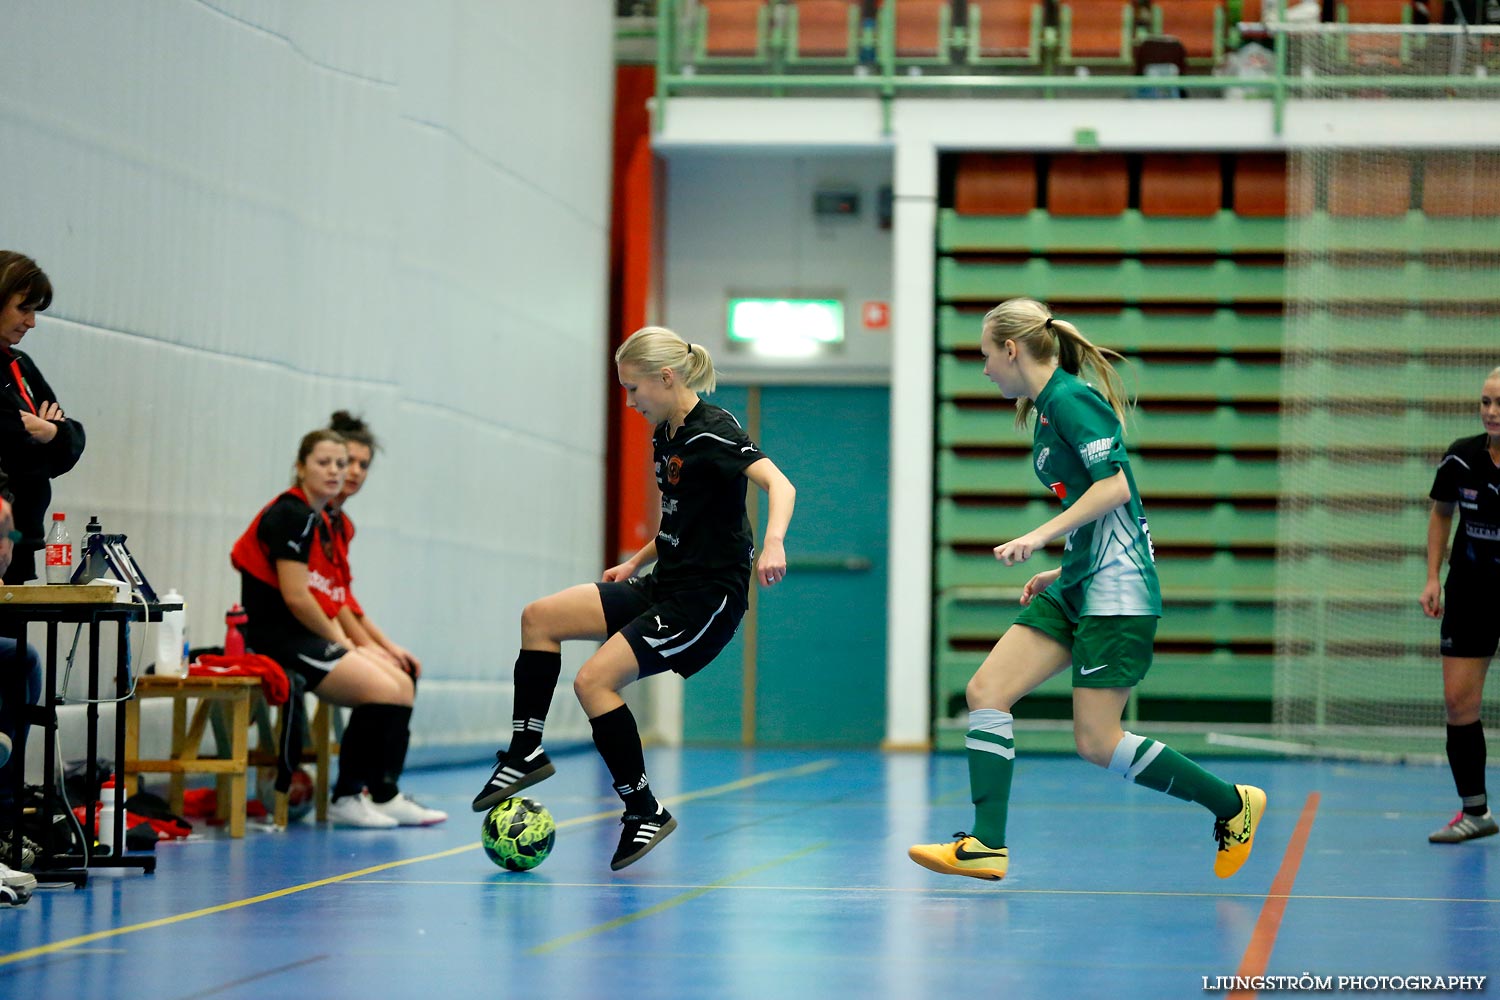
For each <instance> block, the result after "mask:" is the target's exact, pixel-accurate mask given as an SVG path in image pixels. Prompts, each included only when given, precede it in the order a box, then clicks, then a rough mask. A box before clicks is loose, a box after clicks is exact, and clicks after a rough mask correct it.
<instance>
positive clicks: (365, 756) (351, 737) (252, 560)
mask: <svg viewBox="0 0 1500 1000" xmlns="http://www.w3.org/2000/svg"><path fill="white" fill-rule="evenodd" d="M347 462H348V450H347V448H346V447H345V445H344V441H343V439H342V438H341V437H339V436H338V435H337V434H336V433H334V432H333V431H330V430H326V429H325V430H316V431H312V432H311V433H309V434H307V435H306V436H305V437H303V439H302V444H301V446H300V447H299V448H298V450H297V464H296V467H295V471H294V475H293V485H292V488H291V489H289V490H287V491H286V492H284V493H282V494H281V495H280V496H278V497H276V499H274V500H272V501H271V502H270V503H269V504H267V505H266V506H265V507H263V508H261V511H260V513H258V514H256V515H255V519H254V520H252V521H251V522H250V526H249V527H248V528H246V529H245V532H244V534H242V535H241V536H240V537H239V540H238V541H236V542H235V543H234V548H233V550H232V551H231V553H230V557H229V558H230V562H231V563H232V564H233V565H234V568H235V569H237V570H239V572H240V603H241V604H243V605H244V607H245V613H246V617H247V619H248V621H247V622H246V625H245V630H244V631H245V644H246V646H247V647H248V648H250V649H251V650H253V651H254V652H257V653H260V654H262V655H264V656H269V657H270V658H271V659H273V660H275V661H276V662H277V663H279V664H281V667H282V669H284V670H286V671H288V672H289V673H296V674H300V675H301V676H302V678H303V679H304V680H305V681H306V683H307V690H309V691H311V692H313V693H314V694H316V695H317V696H318V697H319V698H322V699H323V700H325V701H328V702H331V703H332V704H335V705H343V706H347V707H351V708H353V711H352V712H350V713H349V723H348V725H347V726H346V727H345V728H344V735H343V739H342V740H341V745H340V751H339V773H338V778H337V780H336V782H335V783H334V786H333V801H332V803H331V804H330V806H329V818H330V819H332V820H333V822H334V823H336V824H338V825H340V826H354V827H367V828H373V829H379V828H388V827H393V826H427V825H430V824H433V823H440V822H442V821H443V820H445V819H447V814H445V813H442V812H439V811H438V810H435V809H428V808H426V807H424V806H422V805H420V804H419V803H417V802H416V801H414V800H413V799H412V798H411V797H409V796H407V795H403V794H401V792H400V789H399V788H398V787H397V782H398V781H399V779H400V776H401V772H402V770H403V768H404V767H405V764H406V749H407V743H408V740H409V736H408V726H409V724H410V721H411V706H412V684H411V679H410V678H409V677H407V676H406V675H405V674H403V673H401V672H400V671H397V670H393V669H391V668H390V667H389V666H387V665H384V664H381V663H378V662H376V661H375V660H374V659H372V658H371V657H370V656H369V655H368V654H366V653H363V652H361V651H359V650H357V649H354V648H353V643H352V642H351V641H350V640H349V637H348V636H347V635H346V634H345V633H344V631H343V629H342V628H340V627H339V624H338V621H337V620H336V617H337V615H338V612H339V610H340V609H341V608H342V607H343V605H344V604H345V603H346V601H347V599H348V593H349V590H348V568H347V562H346V561H345V560H344V559H343V558H342V551H341V549H340V548H339V546H337V545H335V544H334V539H333V532H332V529H331V528H330V526H329V523H328V516H327V511H326V507H327V504H328V501H329V500H331V499H332V498H334V497H336V496H338V494H339V490H340V489H341V488H342V487H343V480H344V466H345V464H346V463H347ZM289 731H290V727H289Z"/></svg>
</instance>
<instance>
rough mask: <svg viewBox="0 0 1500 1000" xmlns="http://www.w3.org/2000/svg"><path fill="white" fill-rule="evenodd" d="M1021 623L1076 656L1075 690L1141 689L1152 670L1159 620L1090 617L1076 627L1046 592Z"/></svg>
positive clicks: (1023, 613)
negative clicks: (1138, 686)
mask: <svg viewBox="0 0 1500 1000" xmlns="http://www.w3.org/2000/svg"><path fill="white" fill-rule="evenodd" d="M1016 624H1017V625H1026V626H1029V627H1031V628H1034V629H1036V630H1037V631H1038V632H1040V633H1042V634H1043V635H1045V636H1047V637H1048V638H1051V639H1056V640H1057V641H1058V642H1060V643H1062V644H1063V645H1064V646H1065V647H1067V648H1068V649H1069V650H1071V651H1072V653H1073V686H1074V687H1089V688H1128V687H1135V686H1136V685H1137V684H1139V683H1140V682H1141V681H1142V680H1144V679H1145V677H1146V671H1148V670H1150V669H1151V647H1152V644H1153V643H1154V642H1155V640H1156V616H1155V615H1119V616H1114V617H1108V618H1105V617H1099V616H1096V615H1085V616H1084V617H1082V618H1080V619H1079V620H1078V621H1076V622H1075V621H1073V620H1072V619H1070V618H1069V617H1068V613H1067V612H1066V611H1064V610H1063V608H1062V605H1061V604H1059V603H1058V602H1057V601H1056V600H1055V599H1053V597H1052V596H1051V595H1050V594H1048V593H1046V592H1045V591H1043V592H1042V593H1041V594H1039V595H1038V596H1037V598H1036V599H1035V600H1034V601H1032V602H1031V603H1030V604H1028V605H1027V606H1026V607H1025V608H1023V609H1022V611H1021V613H1020V615H1018V616H1017V617H1016Z"/></svg>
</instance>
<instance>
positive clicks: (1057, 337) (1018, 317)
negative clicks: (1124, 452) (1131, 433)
mask: <svg viewBox="0 0 1500 1000" xmlns="http://www.w3.org/2000/svg"><path fill="white" fill-rule="evenodd" d="M980 335H981V336H983V337H989V338H990V339H991V340H992V341H993V342H994V343H996V344H1003V343H1005V342H1006V341H1007V340H1013V341H1015V342H1016V344H1017V345H1019V346H1021V347H1024V348H1025V349H1026V353H1027V355H1028V356H1029V357H1030V358H1031V359H1032V360H1033V361H1041V362H1047V361H1053V360H1056V361H1057V365H1058V367H1059V368H1061V369H1062V370H1063V371H1065V372H1067V373H1068V374H1069V375H1077V376H1079V377H1081V378H1085V379H1088V380H1089V381H1091V382H1092V383H1094V385H1095V387H1096V388H1097V389H1098V390H1099V391H1100V392H1102V393H1103V394H1104V398H1105V400H1106V401H1108V403H1109V406H1110V409H1112V410H1114V411H1115V416H1116V417H1117V418H1119V421H1120V425H1121V427H1122V428H1123V427H1124V424H1125V418H1126V416H1127V414H1128V412H1129V410H1130V406H1131V402H1130V396H1129V395H1128V394H1127V393H1126V391H1125V383H1124V382H1123V381H1121V379H1120V373H1119V372H1117V371H1115V366H1114V365H1113V364H1112V363H1111V361H1110V359H1111V358H1113V359H1115V360H1117V361H1123V360H1125V358H1124V356H1123V355H1121V354H1120V353H1118V352H1117V351H1112V350H1110V349H1109V348H1107V347H1099V346H1097V345H1095V344H1094V343H1093V342H1091V341H1090V340H1089V339H1088V338H1087V337H1085V336H1084V335H1083V334H1081V333H1079V332H1078V328H1077V327H1076V326H1074V325H1073V324H1072V323H1069V322H1067V321H1066V320H1061V319H1057V318H1056V317H1054V316H1053V315H1052V312H1051V310H1049V309H1048V308H1047V307H1046V306H1044V305H1042V303H1040V302H1038V301H1036V300H1035V299H1008V300H1007V301H1005V302H1002V303H1000V304H999V305H998V306H996V307H995V308H993V309H991V310H990V311H989V312H987V313H985V316H984V325H983V327H982V332H981V334H980ZM1085 369H1087V371H1085ZM1035 408H1036V404H1035V403H1034V402H1033V401H1031V400H1029V399H1026V398H1025V397H1022V398H1021V399H1018V400H1016V426H1017V427H1025V426H1026V424H1027V423H1028V422H1029V421H1030V419H1031V413H1032V410H1034V409H1035Z"/></svg>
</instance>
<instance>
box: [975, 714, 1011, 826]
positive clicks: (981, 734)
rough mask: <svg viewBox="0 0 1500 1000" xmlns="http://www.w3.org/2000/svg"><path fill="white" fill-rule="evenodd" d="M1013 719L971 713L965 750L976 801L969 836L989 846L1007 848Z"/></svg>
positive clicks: (1002, 715) (997, 715)
mask: <svg viewBox="0 0 1500 1000" xmlns="http://www.w3.org/2000/svg"><path fill="white" fill-rule="evenodd" d="M1013 718H1014V717H1013V716H1012V715H1011V714H1010V713H1009V712H1001V711H999V710H998V709H993V708H980V709H975V710H974V711H971V712H970V713H969V732H968V735H967V736H966V737H965V738H964V747H965V748H966V749H967V751H968V755H969V797H970V798H971V799H973V800H974V829H973V830H972V831H970V836H973V837H975V838H977V839H978V840H979V842H980V843H982V844H984V846H986V847H996V848H998V847H1004V846H1005V818H1006V813H1007V812H1008V811H1009V809H1010V776H1011V772H1012V771H1013V770H1015V761H1016V741H1015V738H1014V737H1013V736H1012V735H1011V729H1010V724H1011V721H1012V720H1013Z"/></svg>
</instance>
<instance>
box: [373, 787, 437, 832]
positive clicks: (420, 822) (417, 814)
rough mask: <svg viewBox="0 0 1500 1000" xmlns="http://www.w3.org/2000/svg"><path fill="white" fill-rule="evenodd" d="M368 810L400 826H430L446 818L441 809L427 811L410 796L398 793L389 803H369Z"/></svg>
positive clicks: (427, 809)
mask: <svg viewBox="0 0 1500 1000" xmlns="http://www.w3.org/2000/svg"><path fill="white" fill-rule="evenodd" d="M370 808H372V809H374V810H375V811H376V812H378V813H380V814H381V815H383V816H389V817H390V818H391V819H393V820H395V821H396V822H397V823H399V824H401V825H402V826H432V825H433V824H434V823H441V822H443V820H445V819H447V818H448V814H447V813H445V812H443V811H442V810H441V809H429V808H427V807H426V806H424V805H422V803H420V802H418V801H417V800H416V799H414V798H412V797H411V796H410V795H406V794H400V793H398V794H397V795H396V797H395V798H394V799H391V800H390V801H389V802H376V801H374V800H373V799H372V800H371V801H370Z"/></svg>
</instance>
